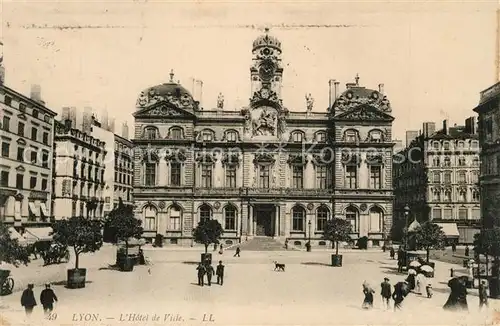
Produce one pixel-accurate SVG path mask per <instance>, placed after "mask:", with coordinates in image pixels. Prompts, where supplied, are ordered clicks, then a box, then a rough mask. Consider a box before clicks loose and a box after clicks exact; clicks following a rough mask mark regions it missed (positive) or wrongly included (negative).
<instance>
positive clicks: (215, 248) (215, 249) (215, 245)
mask: <svg viewBox="0 0 500 326" xmlns="http://www.w3.org/2000/svg"><path fill="white" fill-rule="evenodd" d="M214 251H217V243H214Z"/></svg>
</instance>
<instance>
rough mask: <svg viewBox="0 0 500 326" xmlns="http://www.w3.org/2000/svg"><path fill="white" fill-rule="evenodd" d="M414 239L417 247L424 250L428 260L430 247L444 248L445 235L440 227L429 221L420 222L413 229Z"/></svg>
mask: <svg viewBox="0 0 500 326" xmlns="http://www.w3.org/2000/svg"><path fill="white" fill-rule="evenodd" d="M415 241H416V244H417V247H419V248H422V249H424V250H425V251H426V261H427V262H429V254H430V251H431V249H435V250H440V249H444V247H445V243H446V235H445V233H444V232H443V230H442V228H441V227H440V226H439V225H437V224H434V223H432V222H430V221H428V222H425V223H423V224H421V225H420V226H419V227H418V228H417V229H416V230H415Z"/></svg>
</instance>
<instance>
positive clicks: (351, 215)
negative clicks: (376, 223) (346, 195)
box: [345, 207, 358, 232]
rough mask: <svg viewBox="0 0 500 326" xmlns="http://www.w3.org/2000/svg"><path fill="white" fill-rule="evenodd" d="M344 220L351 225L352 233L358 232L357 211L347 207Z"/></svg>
mask: <svg viewBox="0 0 500 326" xmlns="http://www.w3.org/2000/svg"><path fill="white" fill-rule="evenodd" d="M345 219H346V220H347V221H348V222H349V223H351V227H352V228H351V230H352V232H358V210H357V209H356V208H354V207H348V208H347V209H346V211H345Z"/></svg>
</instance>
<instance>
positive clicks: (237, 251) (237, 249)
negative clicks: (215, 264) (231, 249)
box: [233, 247, 241, 257]
mask: <svg viewBox="0 0 500 326" xmlns="http://www.w3.org/2000/svg"><path fill="white" fill-rule="evenodd" d="M240 251H241V249H240V247H236V253H235V254H234V256H233V257H236V256H238V257H240Z"/></svg>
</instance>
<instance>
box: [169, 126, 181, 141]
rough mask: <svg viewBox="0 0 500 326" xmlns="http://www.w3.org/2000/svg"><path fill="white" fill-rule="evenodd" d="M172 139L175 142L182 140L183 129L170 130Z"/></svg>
mask: <svg viewBox="0 0 500 326" xmlns="http://www.w3.org/2000/svg"><path fill="white" fill-rule="evenodd" d="M170 138H172V139H175V140H178V139H182V129H181V128H172V129H170Z"/></svg>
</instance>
